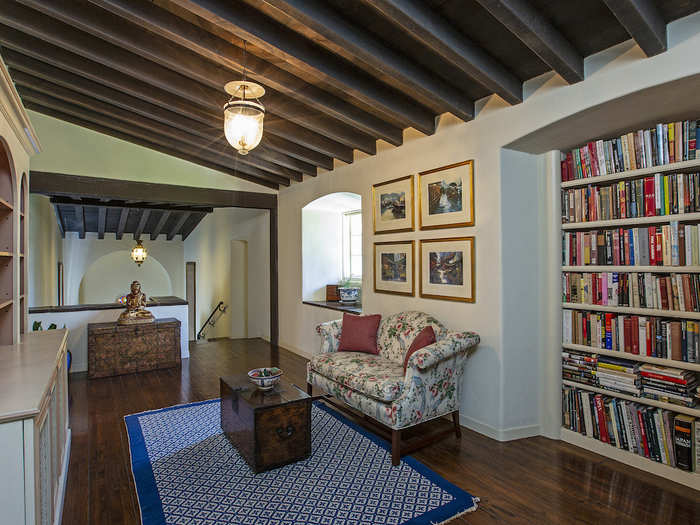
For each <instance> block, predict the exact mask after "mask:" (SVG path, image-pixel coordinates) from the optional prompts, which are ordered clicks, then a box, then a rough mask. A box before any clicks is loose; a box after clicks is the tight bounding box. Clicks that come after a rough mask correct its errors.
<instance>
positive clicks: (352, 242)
mask: <svg viewBox="0 0 700 525" xmlns="http://www.w3.org/2000/svg"><path fill="white" fill-rule="evenodd" d="M342 260H343V268H342V272H343V279H352V280H354V281H360V280H362V210H354V211H348V212H345V213H344V214H343V259H342Z"/></svg>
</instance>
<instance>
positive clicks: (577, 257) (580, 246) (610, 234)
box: [562, 221, 700, 266]
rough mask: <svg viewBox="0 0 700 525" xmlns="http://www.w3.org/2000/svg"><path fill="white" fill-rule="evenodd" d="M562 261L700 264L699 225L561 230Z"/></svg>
mask: <svg viewBox="0 0 700 525" xmlns="http://www.w3.org/2000/svg"><path fill="white" fill-rule="evenodd" d="M562 264H563V265H569V266H586V265H589V264H594V265H599V266H605V265H615V266H685V265H698V264H700V228H699V227H698V225H697V224H679V223H678V221H671V223H670V224H664V225H662V226H648V227H641V228H609V229H605V230H594V231H586V232H582V231H579V232H562Z"/></svg>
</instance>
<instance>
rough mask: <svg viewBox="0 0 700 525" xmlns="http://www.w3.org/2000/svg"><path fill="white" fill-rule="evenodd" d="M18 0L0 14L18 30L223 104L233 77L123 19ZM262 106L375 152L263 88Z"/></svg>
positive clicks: (76, 4)
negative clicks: (21, 4)
mask: <svg viewBox="0 0 700 525" xmlns="http://www.w3.org/2000/svg"><path fill="white" fill-rule="evenodd" d="M19 1H20V2H21V3H23V4H26V5H28V6H30V7H31V9H27V8H25V7H22V6H19V5H11V6H10V7H9V9H4V8H3V11H2V13H0V17H6V18H5V21H6V22H8V23H10V24H17V28H18V29H21V30H23V31H27V32H29V33H30V34H32V35H34V36H36V37H38V38H42V39H44V40H47V41H49V42H51V43H52V44H55V45H58V46H60V47H62V48H64V49H66V50H68V51H71V52H73V53H77V54H80V55H82V56H84V57H86V58H89V59H91V60H95V61H97V62H100V63H101V64H104V65H106V66H109V67H112V68H113V69H116V70H118V71H121V72H122V73H125V74H128V75H131V76H133V77H136V78H138V79H140V80H143V81H146V82H150V83H155V85H157V86H158V87H161V88H163V89H171V90H174V91H175V93H177V94H178V95H179V96H181V97H184V98H187V99H189V100H191V101H193V102H196V103H198V104H202V105H204V106H209V107H211V108H212V109H219V110H220V108H222V107H223V105H224V104H225V103H226V102H227V101H228V100H229V96H228V95H227V94H226V93H225V92H224V90H223V87H224V85H225V84H226V83H227V82H229V81H230V80H233V77H234V75H233V74H232V73H231V72H229V71H227V70H225V69H223V68H222V67H220V66H216V65H215V64H212V63H211V62H209V61H208V60H202V57H201V56H199V55H197V54H196V53H193V52H191V51H189V50H188V49H187V48H184V47H182V46H180V45H177V44H173V43H172V42H169V41H167V40H165V39H164V38H163V37H161V36H158V35H154V34H152V33H148V32H146V31H143V29H142V28H141V27H139V26H137V25H134V24H131V23H130V22H128V21H126V20H124V21H122V22H120V23H118V24H117V23H114V19H113V17H110V16H105V15H106V14H107V13H105V11H104V10H102V9H100V8H97V7H95V6H92V5H91V4H88V3H86V2H81V1H76V0H74V1H71V2H45V1H43V0H41V1H38V0H19ZM34 9H36V10H37V11H34ZM40 12H41V13H44V14H43V15H42V14H40ZM262 102H263V104H264V105H265V106H266V109H267V111H269V112H270V113H272V114H276V115H279V116H280V117H282V118H284V119H287V120H290V121H292V122H295V123H296V124H299V125H301V126H304V127H306V128H308V129H311V130H314V131H319V132H321V133H323V134H325V135H326V136H328V137H331V138H332V139H334V140H337V141H338V142H341V143H342V144H345V145H346V146H349V147H352V148H357V149H359V150H361V151H364V152H365V153H368V154H370V155H374V154H375V153H376V151H377V150H376V139H375V138H374V137H372V136H370V135H367V134H366V133H363V132H361V131H359V130H357V129H355V128H354V127H351V126H348V125H347V124H344V123H342V122H340V121H339V120H338V119H336V118H334V117H329V116H327V115H323V114H320V113H319V112H318V111H316V110H313V109H311V108H309V107H308V106H306V105H304V104H301V103H299V102H297V101H296V100H294V99H290V98H289V97H285V96H281V95H279V94H276V93H275V92H274V91H272V90H268V92H267V93H266V95H265V97H264V99H263V100H262Z"/></svg>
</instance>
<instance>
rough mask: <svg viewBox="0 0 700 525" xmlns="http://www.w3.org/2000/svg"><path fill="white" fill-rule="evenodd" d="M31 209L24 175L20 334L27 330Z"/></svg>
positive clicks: (22, 183) (21, 220) (21, 205)
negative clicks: (28, 250) (28, 235)
mask: <svg viewBox="0 0 700 525" xmlns="http://www.w3.org/2000/svg"><path fill="white" fill-rule="evenodd" d="M28 209H29V183H28V180H27V174H26V173H23V174H22V181H21V182H20V191H19V332H20V334H24V332H25V330H26V328H27V313H28V312H27V304H28V303H27V290H26V283H27V243H26V240H25V239H26V237H27V224H28V223H27V210H28Z"/></svg>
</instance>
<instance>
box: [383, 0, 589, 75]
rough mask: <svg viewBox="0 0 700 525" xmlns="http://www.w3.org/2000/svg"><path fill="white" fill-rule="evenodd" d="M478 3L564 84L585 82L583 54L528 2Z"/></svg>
mask: <svg viewBox="0 0 700 525" xmlns="http://www.w3.org/2000/svg"><path fill="white" fill-rule="evenodd" d="M383 1H386V0H383ZM477 1H478V2H479V3H480V4H481V5H482V6H483V7H484V8H485V9H486V10H488V12H489V13H491V14H492V15H493V16H494V18H496V20H498V21H499V22H500V23H501V24H503V25H504V26H506V27H507V28H508V29H509V30H510V32H511V33H513V34H514V35H515V36H517V37H518V38H519V39H520V40H521V41H522V42H523V43H524V44H525V45H526V46H528V47H529V48H530V49H532V51H533V52H534V53H535V54H536V55H537V56H539V57H540V58H541V59H542V60H543V61H544V62H545V63H546V64H548V65H549V66H550V67H551V68H552V69H553V70H554V71H556V72H557V73H559V74H560V75H561V76H562V77H563V78H564V80H566V81H567V82H569V83H576V82H579V81H581V80H583V57H582V56H581V54H580V53H579V52H578V51H576V49H575V48H574V46H573V45H571V42H569V41H568V40H567V39H566V38H565V37H564V36H563V35H562V34H561V33H560V32H559V30H558V29H557V28H555V27H554V26H553V25H552V24H551V23H550V22H549V21H548V20H547V19H546V18H545V17H544V16H542V14H541V13H540V12H538V11H537V10H536V9H535V8H534V7H532V5H530V3H529V2H528V1H527V0H477Z"/></svg>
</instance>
